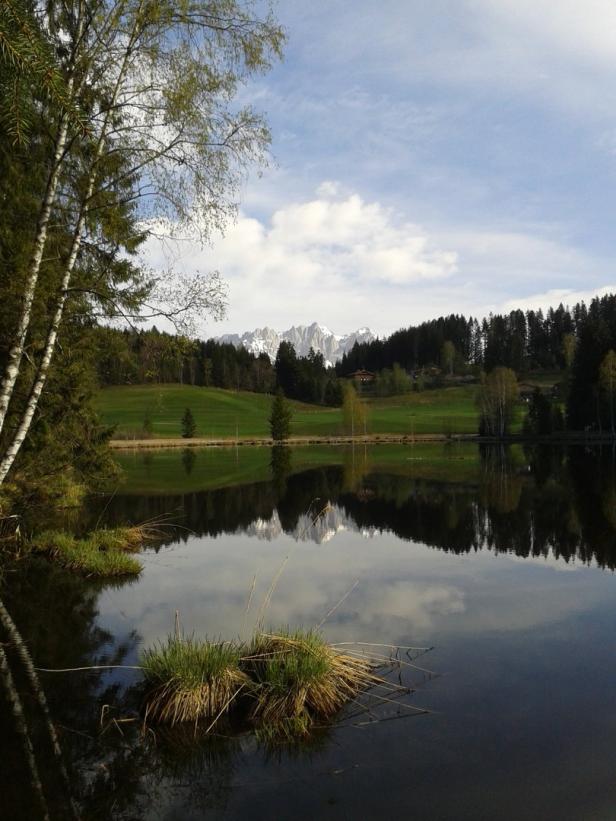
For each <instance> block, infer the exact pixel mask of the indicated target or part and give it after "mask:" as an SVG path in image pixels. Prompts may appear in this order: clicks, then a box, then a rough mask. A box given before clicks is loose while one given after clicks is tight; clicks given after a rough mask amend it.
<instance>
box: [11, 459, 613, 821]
mask: <svg viewBox="0 0 616 821" xmlns="http://www.w3.org/2000/svg"><path fill="white" fill-rule="evenodd" d="M239 451H240V452H239V455H238V456H236V454H230V457H229V458H228V457H227V456H226V455H225V454H222V453H221V454H212V453H209V452H198V451H192V450H191V451H187V453H188V452H190V453H191V454H192V455H193V456H194V457H195V458H194V459H192V458H191V459H190V460H189V459H188V456H187V453H182V452H176V453H174V454H173V455H165V456H164V457H161V456H159V454H151V453H148V454H147V455H146V458H145V459H144V458H142V456H141V455H140V456H139V457H138V458H137V459H135V460H134V461H133V462H132V463H131V466H129V467H130V470H131V471H132V473H130V477H131V478H130V484H129V485H128V486H127V487H126V488H125V489H124V490H123V491H120V492H117V493H116V494H115V495H114V496H113V497H112V498H109V497H107V498H104V499H99V500H97V501H96V503H94V504H93V506H92V509H91V511H90V513H89V516H90V522H93V523H94V522H97V521H99V520H101V521H106V522H107V523H108V524H115V523H125V522H135V521H142V520H145V519H149V518H152V517H153V516H157V515H161V514H168V513H169V512H174V517H175V520H176V522H177V524H178V527H177V528H172V529H169V531H168V535H167V538H166V540H165V542H164V543H163V544H161V545H159V546H157V548H156V549H148V550H147V551H145V553H144V554H143V560H144V563H145V571H144V573H143V576H142V578H140V579H139V580H138V581H137V582H135V583H133V584H125V585H118V584H113V585H109V584H100V583H93V582H91V581H84V580H82V579H77V578H75V577H74V576H71V575H69V574H67V573H64V572H63V571H60V570H58V569H57V568H54V567H53V566H52V565H49V564H47V563H45V562H42V561H37V562H32V563H26V562H21V563H17V565H16V566H13V567H11V568H10V569H9V572H7V573H6V574H5V577H4V581H3V584H2V591H1V592H0V597H1V598H2V599H3V600H4V602H5V604H6V606H7V608H8V610H9V611H10V613H11V614H12V616H13V618H14V620H15V622H16V623H17V625H18V627H19V630H20V632H21V633H22V635H23V637H24V640H25V642H26V643H27V646H28V648H29V650H30V653H31V655H32V658H33V659H34V660H35V663H36V665H37V667H42V668H73V667H81V666H84V667H92V666H94V667H103V666H105V665H109V664H121V665H132V664H135V662H136V660H137V658H138V651H139V648H140V646H141V644H143V643H146V644H149V643H151V642H152V641H156V640H158V639H161V638H163V637H164V636H165V635H166V634H167V633H168V632H169V630H170V629H171V628H172V625H173V619H174V614H175V610H176V609H179V610H180V611H181V618H182V623H183V625H184V627H185V629H186V631H187V632H191V631H193V630H194V631H195V632H197V633H199V634H203V633H209V634H210V635H240V634H242V633H243V632H244V633H245V632H246V631H247V630H250V625H251V624H252V623H254V621H255V620H256V618H257V615H258V609H259V603H260V602H262V601H263V599H264V596H265V594H266V592H267V590H268V588H269V586H270V583H271V580H272V579H273V578H274V577H275V576H276V574H277V573H278V571H279V570H280V568H281V566H283V565H284V573H283V574H282V576H281V578H280V581H279V584H278V586H277V589H276V591H275V595H274V596H273V598H272V602H271V606H270V609H269V611H268V613H267V621H268V623H271V624H281V623H282V624H292V625H293V624H298V623H301V624H305V625H312V624H318V623H319V622H320V621H321V620H322V618H323V617H324V616H325V615H326V614H327V613H328V612H330V611H331V610H332V606H333V605H335V604H336V603H338V602H342V604H341V606H339V607H338V608H337V609H336V610H335V611H334V612H333V614H332V616H331V617H330V618H328V619H327V622H326V624H325V625H324V629H325V630H326V632H327V635H328V637H329V638H330V639H331V640H333V641H348V640H352V639H360V640H364V639H365V640H369V641H375V642H382V643H388V642H394V643H399V644H422V645H427V646H431V645H434V646H435V648H436V649H435V651H434V652H433V654H431V658H430V661H429V662H428V664H429V666H431V667H432V668H435V669H437V670H438V671H440V672H442V673H444V674H445V675H443V676H442V678H439V679H438V680H436V681H433V680H430V679H429V678H426V679H425V680H424V679H422V674H420V673H417V671H416V674H417V675H418V676H419V678H418V679H417V681H416V682H415V683H416V684H417V685H422V686H421V687H420V689H419V692H418V694H417V695H418V702H417V703H418V706H422V707H428V708H430V709H432V710H433V711H434V712H433V713H432V714H431V715H430V716H427V717H424V718H421V719H417V721H413V722H407V721H396V722H391V723H384V724H380V725H375V726H369V727H366V728H362V729H361V730H359V729H358V728H355V729H352V730H351V729H345V730H337V731H334V732H329V733H324V734H322V735H319V736H318V737H316V738H315V739H314V740H313V746H312V747H310V748H305V747H302V748H298V749H293V750H288V749H284V750H279V751H278V752H277V754H276V755H275V756H272V753H271V751H268V750H266V749H264V748H263V747H260V746H259V744H258V743H257V741H256V740H255V739H254V737H251V736H239V737H238V736H234V735H233V733H228V737H216V738H210V739H208V740H204V739H200V740H199V742H200V743H198V744H196V745H195V744H194V736H193V732H192V730H191V732H190V733H188V735H186V734H184V735H182V734H177V733H173V734H169V735H160V736H159V737H158V738H157V739H155V740H154V739H153V738H152V737H151V736H149V735H148V734H146V735H143V734H141V733H140V731H139V723H138V721H135V719H136V718H137V717H138V710H139V701H140V691H139V686H138V678H137V674H136V673H135V672H134V671H130V670H126V669H114V670H106V669H96V670H87V671H82V672H78V673H72V674H66V675H62V674H52V673H40V676H41V681H42V683H43V686H44V688H45V691H46V694H47V698H48V701H49V705H50V711H51V714H52V717H53V721H54V725H55V727H56V729H57V731H58V735H59V740H60V743H61V746H62V751H63V756H64V759H65V761H66V766H67V770H68V774H69V779H70V783H71V789H72V793H73V796H74V797H75V798H76V799H77V801H78V803H79V806H80V808H81V811H82V815H83V817H85V818H92V819H137V818H139V819H141V818H148V819H150V818H153V819H156V818H161V819H162V818H182V819H200V818H210V817H212V818H219V817H225V818H238V819H240V818H246V817H250V818H277V819H287V818H288V819H290V818H293V819H295V818H299V819H312V818H325V819H337V818H341V817H349V818H367V819H370V818H375V819H377V818H378V819H381V818H382V817H383V815H384V814H392V815H396V816H400V817H409V816H411V815H414V816H416V817H419V818H426V819H432V818H444V819H473V820H474V819H477V818H486V819H487V818H496V817H498V818H502V819H507V820H509V819H510V820H511V821H513V819H518V818H520V817H524V818H527V819H542V820H543V819H551V818H554V819H556V818H558V819H559V821H560V819H567V818H571V819H573V818H576V819H577V818H589V819H604V818H609V817H611V815H610V813H611V812H612V807H613V806H614V802H615V801H616V786H615V782H614V779H613V766H612V765H613V747H614V732H613V727H614V726H616V695H614V688H613V681H614V678H615V677H616V659H615V658H614V654H613V652H612V651H611V646H612V644H613V635H614V630H616V605H615V601H616V596H615V595H614V594H615V593H616V589H615V586H614V585H615V579H614V576H613V574H612V573H611V572H604V570H603V569H610V570H611V569H613V568H614V565H615V564H616V513H615V510H616V460H615V459H614V454H613V452H612V450H611V449H608V450H604V451H603V452H601V451H597V452H595V453H592V452H589V451H586V450H584V449H582V448H572V449H569V450H562V451H556V450H553V449H542V450H535V451H532V452H527V453H522V452H521V451H520V450H517V451H516V450H506V449H499V450H493V449H488V450H484V451H482V452H481V453H479V452H477V451H474V450H470V449H466V450H464V449H463V450H456V449H450V450H448V451H447V452H445V453H443V452H442V451H439V452H438V453H437V454H436V457H435V458H431V456H430V454H429V453H428V452H427V451H426V450H421V449H406V450H400V451H397V452H395V453H394V452H393V451H392V452H390V451H387V450H382V451H379V452H378V453H375V451H370V450H369V449H364V448H356V449H355V451H353V450H352V449H351V450H347V451H335V452H334V451H331V452H330V451H328V452H327V453H321V452H320V453H316V454H315V455H314V457H313V456H311V454H310V453H308V452H307V451H306V452H302V454H300V455H298V454H297V453H296V452H293V453H291V452H290V451H288V450H287V449H275V450H274V451H273V452H272V453H269V452H268V453H265V452H259V453H256V452H252V451H251V452H243V451H242V449H239ZM236 458H237V460H238V461H237V464H236V462H235V460H236ZM225 459H227V461H226V462H225V461H224V460H225ZM302 460H303V461H302ZM439 460H440V461H439ZM163 468H164V469H163ZM208 471H209V473H208ZM210 474H211V475H214V474H215V475H216V477H217V480H216V481H218V482H219V483H220V484H221V485H223V484H224V485H226V486H218V487H217V486H215V482H214V481H210ZM204 477H205V479H207V481H204ZM247 477H248V479H252V481H249V480H247ZM257 479H258V481H257ZM101 517H103V518H102V519H101ZM563 570H565V571H573V572H562V571H563ZM253 578H254V579H256V583H255V594H254V605H253V606H252V608H251V610H250V611H249V612H248V613H246V604H247V595H248V592H249V590H250V587H251V582H252V580H253ZM349 591H350V594H349V595H348V596H347V597H346V598H344V597H345V595H346V594H347V593H349ZM0 642H3V643H5V642H7V636H6V635H5V634H4V633H2V634H0ZM7 654H8V656H9V660H10V663H11V665H12V668H13V670H14V672H15V680H16V682H17V686H18V688H19V690H20V694H21V696H22V700H23V704H24V710H25V712H26V714H27V719H28V722H29V726H30V727H31V729H32V735H33V739H34V743H35V749H36V754H37V758H38V762H39V769H40V772H41V778H42V782H43V788H44V790H45V795H46V797H47V800H48V804H49V809H50V815H51V816H52V818H62V819H64V818H67V817H69V815H68V809H67V807H68V804H67V796H66V795H65V793H64V791H63V787H62V783H61V780H60V779H58V778H57V777H56V775H55V773H56V772H57V768H55V765H54V761H53V756H52V753H51V752H50V749H49V742H48V741H47V740H46V738H45V733H44V727H42V726H41V724H40V717H37V708H36V704H35V703H34V702H33V700H32V698H31V697H30V696H28V688H27V682H26V681H25V679H24V676H23V674H20V673H19V669H20V668H19V660H18V658H17V656H16V653H15V651H14V648H12V647H10V646H7ZM392 712H395V711H392ZM392 717H394V716H393V715H392ZM224 735H227V734H226V733H225V734H224ZM19 750H20V747H19V739H18V738H17V736H16V731H15V727H14V722H13V719H12V715H11V712H10V711H9V709H8V704H7V700H6V696H5V695H0V756H2V761H3V766H2V768H0V801H1V803H0V815H2V817H5V816H6V817H7V818H11V819H21V818H28V819H33V818H38V817H40V811H39V808H38V806H37V804H36V797H35V795H34V794H33V792H32V790H31V787H30V786H29V782H28V774H27V773H28V768H27V766H26V765H25V761H24V759H23V757H22V756H21V754H20V752H19ZM383 795H387V796H388V800H387V809H386V810H384V807H383V802H382V796H383Z"/></svg>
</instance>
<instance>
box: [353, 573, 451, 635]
mask: <svg viewBox="0 0 616 821" xmlns="http://www.w3.org/2000/svg"><path fill="white" fill-rule="evenodd" d="M355 604H356V607H357V617H358V621H359V622H360V623H361V624H374V623H375V622H376V623H380V622H381V621H383V620H389V621H391V620H392V619H396V620H398V619H399V620H404V621H406V622H408V624H409V625H412V626H413V627H415V628H421V629H422V630H425V629H427V628H429V627H431V626H432V624H433V622H434V619H435V618H436V617H439V616H451V615H454V614H457V613H464V611H465V609H466V606H465V600H464V592H463V591H462V590H460V589H459V588H456V587H453V586H449V585H442V584H422V583H421V582H410V581H394V582H387V581H385V582H380V583H379V584H378V585H376V586H370V587H369V588H367V589H365V590H362V591H361V600H360V602H359V604H358V603H357V602H355Z"/></svg>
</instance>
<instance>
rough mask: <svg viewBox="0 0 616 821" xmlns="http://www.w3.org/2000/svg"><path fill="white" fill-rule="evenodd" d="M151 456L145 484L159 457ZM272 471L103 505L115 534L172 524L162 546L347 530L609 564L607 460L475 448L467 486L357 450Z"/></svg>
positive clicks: (615, 513) (578, 453) (280, 463)
mask: <svg viewBox="0 0 616 821" xmlns="http://www.w3.org/2000/svg"><path fill="white" fill-rule="evenodd" d="M187 454H192V455H193V456H194V458H195V459H196V458H197V457H196V456H195V454H194V452H193V451H191V450H189V449H187V451H186V452H185V454H183V455H182V462H183V463H184V461H185V458H186V455H187ZM148 457H149V458H148V462H147V464H146V465H144V471H146V472H148V473H149V472H150V471H152V470H153V469H155V468H154V466H155V464H156V462H155V458H156V457H153V456H152V454H148ZM192 465H194V462H192V463H191V467H190V470H187V472H188V473H190V472H191V471H192ZM270 466H271V471H272V479H271V480H270V481H263V482H255V483H243V484H241V485H237V486H230V487H224V488H217V489H212V490H194V491H191V492H188V493H156V494H154V495H139V496H135V495H132V494H130V495H122V494H117V495H116V496H115V497H114V498H113V499H112V500H110V501H109V500H106V501H105V502H104V506H105V511H106V512H105V515H106V517H107V519H108V521H109V522H110V523H114V524H115V523H125V522H135V521H143V520H146V519H150V518H153V517H156V516H162V515H165V514H169V513H172V514H173V516H174V518H175V521H176V522H177V523H179V524H181V525H182V528H180V529H177V530H170V531H169V535H168V539H167V540H166V543H167V544H171V543H173V542H176V541H179V540H186V539H187V538H189V536H190V534H191V533H192V534H195V535H197V536H217V535H222V534H239V533H246V534H248V535H254V536H256V537H258V538H259V539H274V538H278V537H279V536H281V535H282V534H287V535H289V536H291V537H293V538H294V539H297V540H308V541H312V542H315V543H319V544H320V543H324V542H326V541H329V540H330V539H332V538H333V537H334V536H335V535H336V534H337V533H341V532H344V531H353V532H356V533H361V534H362V535H364V536H367V537H369V536H373V535H374V534H375V533H377V532H378V533H387V532H389V533H393V534H395V535H396V536H398V537H400V538H402V539H405V540H409V541H414V542H421V543H423V544H426V545H429V546H431V547H435V548H439V549H441V550H446V551H453V552H455V553H470V552H473V551H477V550H481V549H489V550H493V551H495V552H497V553H513V554H515V555H516V556H521V557H555V558H557V559H562V560H563V561H565V562H571V561H574V560H577V561H581V562H583V563H586V564H590V563H596V564H597V565H599V566H600V567H606V568H610V569H614V566H615V564H616V460H615V458H614V454H613V453H612V451H611V449H610V450H604V451H596V452H592V451H588V450H584V449H582V448H571V449H569V450H568V451H565V450H560V451H558V450H556V449H553V448H542V449H536V450H533V451H529V452H528V453H527V454H525V459H524V460H523V461H520V458H519V455H518V456H517V458H514V457H513V455H512V453H511V451H510V450H508V449H506V448H504V447H503V448H485V447H484V448H483V449H482V450H481V453H480V460H479V461H478V467H477V472H476V479H475V481H474V482H472V483H468V482H455V481H451V482H447V481H437V480H433V479H430V478H422V477H421V476H419V477H418V476H416V475H409V474H408V473H405V472H400V470H399V467H400V466H397V470H396V472H393V471H391V470H390V471H387V469H382V468H379V469H377V470H374V469H372V468H371V464H370V459H369V457H368V455H367V453H366V450H365V449H363V448H358V449H353V450H349V451H347V452H346V453H345V454H344V457H343V460H342V464H340V465H335V466H328V467H320V468H314V469H311V470H306V471H302V472H301V473H293V471H292V454H291V451H290V450H289V449H288V448H284V447H276V448H273V449H272V452H271V459H270ZM402 466H403V467H404V462H403V463H402ZM319 514H320V515H319ZM96 515H97V516H98V515H99V514H98V512H97V513H96Z"/></svg>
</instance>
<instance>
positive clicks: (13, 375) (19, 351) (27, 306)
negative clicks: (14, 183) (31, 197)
mask: <svg viewBox="0 0 616 821" xmlns="http://www.w3.org/2000/svg"><path fill="white" fill-rule="evenodd" d="M67 132H68V122H67V118H66V117H63V119H62V123H61V125H60V130H59V133H58V141H57V143H56V149H55V152H54V158H53V163H52V169H51V174H50V175H49V179H48V181H47V188H46V190H45V196H44V198H43V203H42V206H41V212H40V214H39V219H38V222H37V226H36V236H35V240H34V250H33V252H32V259H31V260H30V265H29V267H28V276H27V279H26V286H25V290H24V297H23V303H22V307H21V314H20V316H19V320H18V323H17V328H16V330H15V336H14V339H13V344H12V345H11V348H10V350H9V355H8V360H7V363H6V366H5V369H4V376H3V378H2V384H1V385H0V431H2V428H3V426H4V420H5V419H6V414H7V412H8V409H9V403H10V401H11V397H12V395H13V390H14V388H15V383H16V382H17V377H18V376H19V369H20V366H21V360H22V357H23V352H24V344H25V341H26V336H27V333H28V328H29V327H30V317H31V315H32V303H33V302H34V294H35V292H36V285H37V282H38V275H39V271H40V269H41V261H42V259H43V252H44V250H45V243H46V241H47V229H48V227H49V219H50V217H51V210H52V208H53V204H54V202H55V198H56V191H57V190H58V178H59V176H60V169H61V167H62V155H63V153H64V148H65V146H66V136H67Z"/></svg>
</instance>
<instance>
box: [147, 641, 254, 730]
mask: <svg viewBox="0 0 616 821" xmlns="http://www.w3.org/2000/svg"><path fill="white" fill-rule="evenodd" d="M240 654H241V648H240V647H238V646H235V645H233V644H231V643H229V642H213V641H197V640H196V639H193V638H179V637H177V636H176V637H169V638H168V639H167V641H166V642H165V643H164V644H160V645H159V646H158V647H154V648H152V649H150V650H146V651H145V652H144V653H143V656H142V659H141V665H142V667H143V669H144V675H145V679H146V682H147V684H148V696H147V700H146V706H145V717H146V720H147V719H151V720H152V721H154V722H160V723H162V724H171V725H174V724H177V723H179V722H184V721H190V722H195V721H198V720H199V719H200V718H207V719H211V718H215V717H216V716H218V715H221V714H222V713H224V712H226V711H227V710H228V709H229V707H230V705H231V702H232V700H233V698H234V696H235V694H236V693H238V692H239V690H241V688H243V687H244V686H246V685H247V684H248V683H249V679H248V677H247V676H246V674H245V673H244V672H243V671H242V670H241V669H240Z"/></svg>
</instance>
